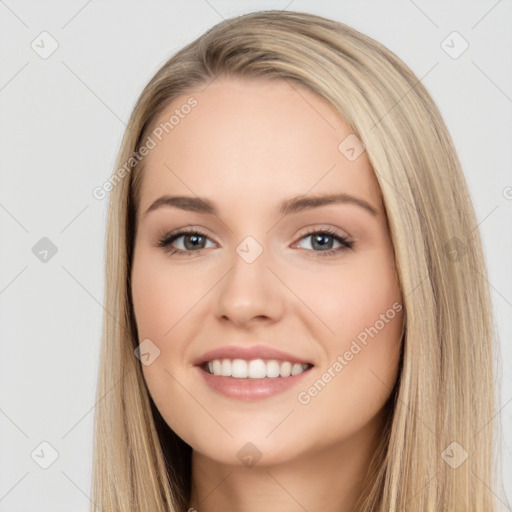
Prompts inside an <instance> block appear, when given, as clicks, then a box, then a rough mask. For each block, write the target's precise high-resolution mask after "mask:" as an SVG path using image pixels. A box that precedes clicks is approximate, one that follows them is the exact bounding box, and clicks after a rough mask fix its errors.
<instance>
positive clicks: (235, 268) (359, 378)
mask: <svg viewBox="0 0 512 512" xmlns="http://www.w3.org/2000/svg"><path fill="white" fill-rule="evenodd" d="M185 105H189V106H190V107H186V106H185ZM173 115H174V118H173V120H172V121H171V122H170V123H168V124H167V125H166V127H165V128H164V129H162V127H160V129H158V125H159V123H160V122H162V123H165V122H168V121H169V119H170V118H171V116H173ZM155 127H157V128H156V129H157V131H154V132H153V134H151V135H150V136H151V138H152V140H153V142H154V144H153V143H148V147H152V146H155V147H152V149H150V152H149V154H148V155H147V156H146V158H145V161H144V171H143V181H142V188H141V196H140V204H139V205H138V212H137V219H138V229H137V234H136V238H135V252H134V261H133V269H132V276H131V277H132V297H133V305H134V312H135V317H136V323H137V329H138V336H139V340H138V342H139V343H142V346H141V352H143V353H144V354H145V355H144V356H143V357H142V361H143V363H144V364H143V365H142V369H143V372H144V378H145V380H146V383H147V386H148V389H149V392H150V394H151V396H152V398H153V400H154V402H155V404H156V406H157V407H158V409H159V411H160V413H161V414H162V416H163V418H164V419H165V420H166V422H167V424H168V425H169V427H171V428H172V430H174V431H175V432H176V433H177V434H178V435H179V436H180V437H181V438H182V439H183V440H184V441H185V442H186V443H188V444H189V445H190V446H192V448H193V449H194V450H195V451H196V452H197V453H200V454H202V455H203V456H205V457H207V458H208V459H210V460H213V461H217V462H220V463H225V464H237V465H241V464H245V465H246V466H250V465H252V464H254V462H256V463H257V464H260V465H266V464H269V465H271V464H277V463H282V462H285V461H290V460H292V459H297V458H298V457H301V456H308V455H311V454H312V453H319V451H320V450H324V451H326V452H327V451H331V453H333V450H342V451H343V450H346V449H349V448H350V449H359V450H361V448H362V447H363V446H367V445H368V444H369V441H370V439H373V437H374V435H375V434H376V433H377V432H378V430H379V428H380V424H381V420H382V407H383V405H384V403H385V401H386V399H387V398H388V396H389V394H390V390H391V389H392V387H393V384H394V382H395V378H396V375H397V368H398V361H399V354H400V335H401V330H402V311H401V295H400V290H399V287H398V284H397V278H396V274H395V270H394V265H393V249H392V245H391V241H390V237H389V233H388V228H387V223H386V218H385V213H384V210H383V204H382V202H381V196H380V189H379V185H378V182H377V180H376V178H375V176H374V173H373V171H372V168H371V166H370V164H369V161H368V158H367V155H366V152H364V148H363V147H362V146H361V145H360V143H359V142H358V140H357V139H356V138H355V136H354V135H353V134H352V135H351V129H350V127H349V126H348V125H347V124H346V123H345V122H344V121H343V120H342V119H341V118H340V116H339V115H338V114H337V113H336V112H335V111H334V110H333V109H332V108H331V107H330V106H329V104H328V103H327V102H326V101H325V100H323V99H321V98H319V97H318V96H316V95H315V94H314V93H312V92H311V91H309V90H307V89H305V88H303V87H299V86H297V85H294V86H293V87H292V86H291V85H288V83H287V82H285V81H255V80H252V81H242V80H239V79H234V78H222V79H221V78H219V79H217V80H216V81H214V82H213V83H211V84H210V85H209V86H208V87H207V88H206V89H204V90H203V91H202V92H200V91H193V92H191V93H190V94H184V95H183V96H181V97H179V98H178V99H176V100H175V101H174V103H173V104H172V105H171V106H170V107H169V108H167V109H166V110H165V112H164V113H163V115H162V116H161V118H160V119H159V120H158V122H157V123H156V125H155ZM166 131H167V132H168V133H166ZM160 139H161V140H160ZM176 197H181V199H179V200H178V199H171V198H176ZM161 198H164V199H161ZM165 198H167V200H166V199H165ZM324 198H326V199H325V200H324ZM335 199H337V200H335ZM158 200H159V202H158V203H155V201H158ZM201 200H202V201H201ZM177 230H186V231H187V233H188V234H187V233H185V234H183V233H180V234H176V233H175V232H176V231H177ZM173 235H174V238H173ZM164 242H167V245H165V246H161V245H163V244H164ZM174 251H177V252H174ZM244 349H252V350H254V351H253V352H250V351H244ZM272 349H274V350H276V351H280V352H279V353H277V352H276V353H274V354H273V353H272V352H271V350H272ZM212 350H215V351H217V350H218V351H219V352H218V353H216V354H208V353H209V352H210V351H212ZM229 350H231V352H229ZM283 353H284V354H283ZM214 359H216V360H218V361H219V363H213V362H212V364H211V365H208V364H206V367H202V366H201V364H200V363H202V362H203V361H205V360H206V361H213V360H214ZM258 359H263V362H262V361H257V360H258ZM223 360H225V362H223ZM233 360H237V361H235V362H234V363H233V364H231V362H233ZM246 361H247V362H246ZM251 361H252V362H251ZM254 361H255V362H254ZM288 363H294V364H288ZM295 364H298V366H294V365H295ZM302 364H308V366H307V368H309V369H307V370H306V371H302V370H303V369H304V368H305V366H302ZM309 365H313V366H312V367H309ZM208 366H210V367H213V369H214V371H219V369H220V371H221V372H225V375H224V376H221V375H219V376H215V375H211V374H209V373H207V370H206V369H205V368H207V367H208ZM290 369H292V370H293V373H294V375H290V376H281V375H287V374H289V372H290ZM297 371H302V373H298V374H296V375H295V373H296V372H297ZM233 373H234V375H235V376H229V375H233ZM267 373H268V375H272V376H265V377H263V376H264V375H267ZM247 374H249V377H245V378H244V377H243V376H244V375H247ZM275 375H279V376H275ZM249 443H250V444H249ZM338 453H342V452H338Z"/></svg>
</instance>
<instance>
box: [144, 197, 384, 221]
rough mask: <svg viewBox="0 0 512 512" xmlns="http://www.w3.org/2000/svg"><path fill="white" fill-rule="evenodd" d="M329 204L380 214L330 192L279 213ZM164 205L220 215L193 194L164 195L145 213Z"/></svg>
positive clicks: (291, 202)
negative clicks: (192, 195) (344, 205)
mask: <svg viewBox="0 0 512 512" xmlns="http://www.w3.org/2000/svg"><path fill="white" fill-rule="evenodd" d="M329 204H353V205H356V206H359V207H361V208H362V209H364V210H365V211H367V212H369V213H371V214H372V215H374V216H376V215H378V213H379V212H378V210H377V209H376V208H375V207H373V206H372V205H371V204H369V203H367V202H366V201H364V200H363V199H359V198H357V197H354V196H351V195H348V194H343V193H339V194H329V195H323V196H316V197H315V196H311V197H305V196H298V197H292V198H291V199H287V200H285V201H283V202H282V203H281V206H280V208H279V212H278V213H279V214H280V215H282V216H286V215H290V214H293V213H298V212H301V211H304V210H310V209H313V208H318V207H320V206H325V205H329ZM163 206H170V207H174V208H180V209H182V210H186V211H190V212H197V213H203V214H207V215H215V216H217V215H218V211H217V208H216V207H215V205H214V204H213V203H212V202H211V201H210V200H208V199H206V198H200V197H191V196H169V195H164V196H162V197H159V198H158V199H157V200H156V201H154V202H153V203H151V205H150V207H149V208H148V209H147V210H146V212H145V213H144V215H147V214H148V213H149V212H151V211H154V210H156V209H158V208H161V207H163Z"/></svg>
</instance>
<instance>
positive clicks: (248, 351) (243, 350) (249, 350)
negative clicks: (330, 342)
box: [193, 345, 313, 366]
mask: <svg viewBox="0 0 512 512" xmlns="http://www.w3.org/2000/svg"><path fill="white" fill-rule="evenodd" d="M214 359H245V360H246V361H250V360H252V359H265V360H271V359H278V360H281V361H289V362H290V363H308V364H311V365H312V364H313V363H312V362H310V361H307V360H306V359H304V358H303V357H299V356H294V355H293V354H289V353H287V352H283V351H282V350H278V349H275V348H272V347H269V346H267V345H253V346H250V347H240V346H236V345H229V346H225V347H220V348H216V349H213V350H209V351H208V352H206V353H204V354H203V355H202V356H200V357H198V358H196V359H195V360H194V361H193V364H194V365H196V366H201V365H202V364H204V363H206V362H208V361H213V360H214Z"/></svg>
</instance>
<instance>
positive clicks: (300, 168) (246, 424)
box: [93, 11, 496, 512]
mask: <svg viewBox="0 0 512 512" xmlns="http://www.w3.org/2000/svg"><path fill="white" fill-rule="evenodd" d="M111 188H112V191H111V194H110V205H109V216H108V226H107V257H106V296H105V305H106V310H107V311H108V313H107V314H106V315H105V320H104V333H103V337H104V338H103V345H102V353H101V362H100V378H99V386H98V400H99V401H98V405H97V409H96V420H95V421H96V432H95V460H94V480H93V492H94V494H93V502H94V503H95V505H96V506H100V507H101V509H102V510H105V511H107V510H112V511H113V510H115V511H124V510H137V511H152V512H153V511H164V510H165V511H170V510H172V511H185V510H190V509H192V510H198V511H199V512H203V511H205V512H206V511H212V510H221V509H222V510H244V511H250V510H273V509H276V510H277V509H279V510H281V511H282V510H297V509H299V508H302V509H305V510H333V511H334V510H336V511H342V512H344V511H352V510H358V511H382V512H383V511H386V512H389V511H398V510H414V511H416V510H417V511H439V510H447V511H448V510H449V511H455V510H457V511H459V510H460V511H482V510H485V511H487V512H490V511H493V510H495V509H496V508H495V504H494V499H495V498H494V495H493V493H492V491H491V489H492V488H493V482H494V476H493V472H492V470H493V460H492V449H493V440H494V436H493V422H492V418H493V414H494V410H495V409H494V390H493V354H494V347H493V332H492V312H491V308H490V301H489V293H488V288H487V286H488V285H487V281H486V269H485V264H484V259H483V255H482V247H481V241H480V238H479V233H478V229H476V226H477V221H476V218H475V214H474V210H473V207H472V204H471V201H470V197H469V193H468V189H467V186H466V183H465V180H464V177H463V175H462V172H461V168H460V164H459V161H458V159H457V156H456V153H455V150H454V147H453V145H452V142H451V139H450V136H449V134H448V132H447V129H446V127H445V125H444V123H443V121H442V118H441V116H440V114H439V111H438V109H437V108H436V106H435V105H434V103H433V101H432V99H431V98H430V96H429V95H428V93H427V91H426V90H425V88H424V87H423V86H422V84H421V82H419V80H418V79H417V78H416V77H415V76H414V74H413V73H412V72H411V71H410V70H409V69H408V68H407V67H406V66H405V65H404V64H403V63H402V62H401V61H400V60H399V59H398V58H397V57H396V56H395V55H394V54H392V53H391V52H390V51H389V50H387V49H386V48H384V47H383V46H382V45H380V44H379V43H377V42H375V41H374V40H372V39H370V38H368V37H366V36H364V35H362V34H360V33H358V32H357V31H355V30H354V29H351V28H350V27H347V26H346V25H343V24H341V23H338V22H334V21H331V20H328V19H325V18H321V17H318V16H314V15H311V14H303V13H297V12H287V11H267V12H256V13H252V14H248V15H245V16H240V17H237V18H235V19H231V20H227V21H224V22H222V23H220V24H218V25H217V26H215V27H214V28H212V29H211V30H209V31H208V32H207V33H206V34H204V35H203V36H202V37H200V38H199V39H197V40H196V41H194V42H192V43H191V44H189V45H188V46H186V47H185V48H184V49H182V50H181V51H180V52H178V53H177V54H176V55H175V56H173V57H172V58H171V59H170V60H169V61H168V62H166V63H165V64H164V65H163V66H162V68H161V69H160V70H159V71H158V72H157V73H156V75H155V76H154V77H153V78H152V79H151V81H150V83H149V84H148V85H147V86H146V88H145V89H144V91H143V92H142V94H141V96H140V98H139V100H138V102H137V104H136V106H135V109H134V111H133V113H132V116H131V118H130V120H129V123H128V128H127V130H126V133H125V137H124V140H123V144H122V147H121V150H120V153H119V157H118V162H117V166H116V172H115V173H114V174H113V176H112V179H111Z"/></svg>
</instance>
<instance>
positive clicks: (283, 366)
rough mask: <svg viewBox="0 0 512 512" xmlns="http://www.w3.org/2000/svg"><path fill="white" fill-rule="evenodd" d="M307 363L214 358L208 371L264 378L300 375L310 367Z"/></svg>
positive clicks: (241, 376)
mask: <svg viewBox="0 0 512 512" xmlns="http://www.w3.org/2000/svg"><path fill="white" fill-rule="evenodd" d="M309 366H310V365H309V364H307V363H303V364H300V363H290V362H289V361H283V362H279V361H276V360H275V359H271V360H269V361H264V360H263V359H252V360H251V361H245V360H244V359H233V360H231V359H214V360H213V361H208V365H207V367H208V371H209V373H212V374H213V375H219V376H223V377H233V378H235V379H247V378H249V379H264V378H266V377H268V378H271V379H272V378H276V377H289V376H290V375H298V374H299V373H302V372H304V371H305V370H307V369H308V368H309Z"/></svg>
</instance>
